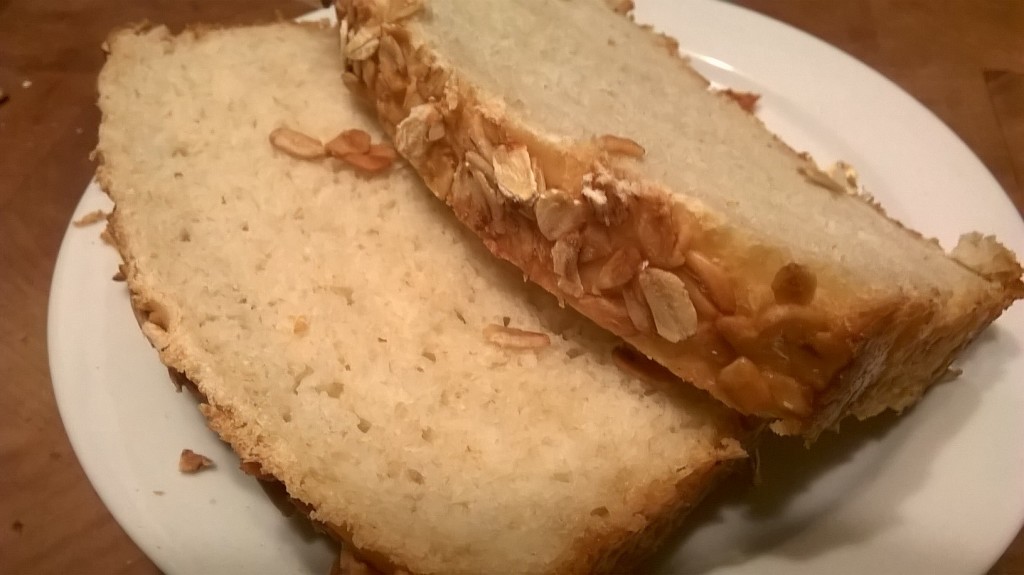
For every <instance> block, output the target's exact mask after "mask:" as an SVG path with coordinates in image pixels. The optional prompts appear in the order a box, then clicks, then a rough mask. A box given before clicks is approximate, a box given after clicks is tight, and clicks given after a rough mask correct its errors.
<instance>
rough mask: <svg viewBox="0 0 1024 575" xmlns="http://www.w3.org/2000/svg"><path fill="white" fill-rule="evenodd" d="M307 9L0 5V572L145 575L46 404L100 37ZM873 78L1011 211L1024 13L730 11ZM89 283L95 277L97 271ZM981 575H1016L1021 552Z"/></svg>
mask: <svg viewBox="0 0 1024 575" xmlns="http://www.w3.org/2000/svg"><path fill="white" fill-rule="evenodd" d="M315 3H316V0H304V1H300V0H279V1H276V2H275V1H268V0H246V1H244V2H242V1H227V0H201V1H200V0H177V1H172V0H150V1H139V0H107V1H99V0H61V1H60V2H40V1H33V0H0V89H2V90H4V91H5V92H6V94H7V96H8V98H7V101H6V102H4V103H2V104H0V382H2V383H0V398H2V399H0V573H2V574H7V573H155V572H156V571H157V569H156V567H155V566H154V565H153V564H152V563H151V562H150V561H149V559H147V558H146V556H145V555H143V554H142V552H141V551H139V549H138V548H137V547H136V546H135V545H134V544H133V543H132V542H131V540H130V539H129V538H128V537H127V535H125V533H124V531H123V530H122V529H121V528H120V527H119V526H118V525H117V523H115V522H114V520H113V519H112V518H111V516H110V514H109V513H108V512H107V510H106V509H105V508H104V506H103V504H102V503H101V502H100V500H99V498H98V497H97V496H96V494H95V493H94V492H93V490H92V488H91V487H90V485H89V482H88V481H87V479H86V477H85V475H84V474H83V472H82V470H81V468H80V467H79V465H78V463H77V461H76V459H75V454H74V453H73V452H72V451H71V447H70V445H69V444H68V440H67V437H66V436H65V434H64V428H63V427H62V425H61V421H60V417H59V415H58V413H57V408H56V406H55V403H54V397H53V392H52V390H51V387H50V375H49V370H48V367H47V355H46V305H47V297H48V292H49V285H50V277H51V274H52V270H53V266H54V261H55V258H56V256H57V250H58V247H59V245H60V240H61V237H62V235H63V233H64V229H65V226H66V225H67V222H68V219H69V218H70V215H71V213H72V210H73V208H74V206H75V203H76V202H77V201H78V199H79V196H80V195H81V193H82V190H83V189H84V188H85V185H86V183H88V181H89V179H90V178H91V176H92V174H93V169H94V166H93V164H92V162H91V161H90V160H89V158H88V154H89V151H90V150H91V149H92V148H93V146H94V145H95V143H96V126H97V122H98V120H99V114H98V112H97V110H96V107H95V100H96V89H95V81H96V74H97V72H98V71H99V69H100V66H101V65H102V64H103V57H102V54H101V52H100V50H99V46H100V43H101V42H102V41H103V39H104V37H105V35H106V34H107V32H108V31H109V30H110V29H111V28H113V27H115V26H118V25H120V24H125V23H129V22H137V21H140V20H150V21H153V22H162V23H167V24H169V25H171V26H172V27H180V26H182V25H184V24H186V23H190V22H211V23H243V22H253V21H258V20H268V19H273V18H274V17H275V16H276V15H280V16H282V17H292V16H295V15H298V14H301V13H303V12H306V11H308V10H309V9H310V8H311V7H313V6H314V5H315ZM737 3H739V4H743V5H746V6H748V7H750V8H752V9H754V10H757V11H759V12H763V13H765V14H767V15H770V16H772V17H774V18H777V19H779V20H782V21H784V22H787V23H789V24H791V25H793V26H796V27H797V28H801V29H803V30H806V31H808V32H809V33H811V34H814V35H816V36H818V37H820V38H823V39H824V40H826V41H828V42H830V43H832V44H834V45H836V46H838V47H840V48H842V49H843V50H845V51H847V52H849V53H850V54H852V55H853V56H855V57H857V58H859V59H861V60H863V61H864V62H866V63H867V64H869V65H871V66H872V67H874V68H875V69H877V70H879V71H880V72H882V73H883V74H885V75H886V76H888V77H889V78H891V79H892V80H893V81H895V82H896V83H897V84H899V85H900V86H902V87H903V88H904V89H906V90H907V91H908V92H910V93H911V94H912V95H914V96H915V97H916V98H917V99H918V100H919V101H921V102H922V103H923V104H924V105H925V106H927V107H928V108H930V109H931V110H933V111H934V112H935V113H936V114H937V115H938V116H939V117H940V118H942V119H943V120H944V121H945V122H946V123H947V124H949V126H951V127H952V128H953V130H954V131H956V132H957V133H958V134H959V135H960V137H961V138H962V139H963V140H964V141H965V142H966V143H967V145H968V146H969V147H970V148H971V149H972V150H974V152H975V153H976V154H977V155H978V156H979V157H980V158H981V159H982V161H984V163H985V164H986V165H987V166H988V168H989V169H990V170H991V171H992V173H993V174H995V176H996V178H997V179H998V180H999V182H1000V183H1001V184H1002V186H1003V188H1004V190H1005V191H1006V193H1007V194H1008V195H1009V196H1010V197H1011V198H1012V199H1013V201H1014V203H1015V204H1016V206H1017V208H1018V210H1021V209H1022V208H1024V0H943V1H931V2H929V1H925V0H842V1H833V0H741V1H739V2H737ZM97 273H106V270H99V271H97ZM993 572H994V573H1024V538H1022V537H1021V536H1020V535H1018V537H1017V539H1016V541H1014V543H1013V544H1012V545H1011V547H1010V548H1009V549H1008V550H1007V552H1006V553H1005V554H1004V556H1003V557H1002V558H1001V559H1000V560H999V562H998V563H997V564H996V566H995V567H993Z"/></svg>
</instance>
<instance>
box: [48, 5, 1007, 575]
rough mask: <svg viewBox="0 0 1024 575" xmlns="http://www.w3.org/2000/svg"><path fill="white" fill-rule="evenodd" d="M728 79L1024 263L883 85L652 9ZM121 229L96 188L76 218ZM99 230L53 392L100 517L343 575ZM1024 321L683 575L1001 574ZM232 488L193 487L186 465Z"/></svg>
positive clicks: (800, 145) (60, 290)
mask: <svg viewBox="0 0 1024 575" xmlns="http://www.w3.org/2000/svg"><path fill="white" fill-rule="evenodd" d="M638 4H639V6H638V10H637V18H638V20H640V21H643V22H651V23H654V24H655V25H656V26H657V27H658V28H659V29H661V30H662V31H665V32H667V33H669V34H671V35H673V36H675V37H676V38H679V39H680V41H681V44H682V47H683V49H684V51H686V52H688V53H690V54H692V55H693V56H694V59H695V65H696V66H697V67H698V68H699V69H700V71H701V72H703V73H704V74H706V75H707V76H708V77H709V78H710V79H711V80H712V81H714V82H717V83H720V84H724V85H728V86H731V87H734V88H738V89H743V90H752V91H756V92H758V93H760V94H762V96H763V97H762V100H761V106H760V111H759V114H760V116H761V117H762V118H763V119H764V120H765V121H766V123H767V124H768V125H769V126H770V127H771V128H772V129H773V130H775V131H776V132H778V133H779V134H780V135H781V136H782V137H783V138H784V139H785V140H786V141H788V142H789V143H790V144H791V145H793V146H794V147H796V148H797V149H806V150H808V151H810V152H811V153H813V154H814V155H815V156H816V158H818V159H819V161H821V162H823V163H827V162H831V161H833V160H835V159H840V158H842V159H844V160H847V161H849V162H851V163H852V164H854V165H855V166H857V168H858V169H859V172H860V174H861V177H862V180H863V182H864V184H865V185H866V186H867V187H868V188H869V189H870V190H871V191H872V192H873V193H874V194H875V195H876V197H877V198H878V199H879V200H880V201H881V202H882V204H883V205H884V206H885V207H886V208H887V209H888V210H889V212H890V213H891V214H892V215H893V216H895V217H897V218H899V219H901V220H903V221H904V222H905V223H907V224H909V225H911V226H913V227H915V228H917V229H920V230H922V231H924V232H925V233H926V234H929V235H932V236H935V237H938V238H939V239H940V240H941V241H942V243H943V245H945V246H946V247H950V246H951V245H952V244H953V243H954V242H955V239H956V237H957V235H958V234H959V233H960V232H962V231H966V230H972V229H979V230H985V231H986V232H989V233H995V234H997V235H998V236H999V237H1000V239H1001V240H1002V241H1004V242H1005V243H1007V244H1008V245H1009V246H1010V247H1011V248H1012V249H1014V250H1015V251H1017V253H1024V225H1022V223H1021V220H1020V217H1019V216H1018V214H1017V211H1016V210H1015V209H1014V207H1013V206H1012V205H1011V204H1010V202H1009V201H1008V200H1007V198H1006V197H1005V194H1004V193H1003V191H1002V190H1001V189H1000V187H999V185H998V184H997V183H996V181H995V180H994V179H993V178H992V176H991V175H990V174H989V173H988V172H987V171H986V170H985V168H984V167H983V166H982V164H981V163H980V162H979V161H978V160H977V158H975V157H974V155H973V154H971V152H970V151H969V150H968V149H967V148H966V147H965V146H964V144H963V143H961V142H960V140H958V139H957V137H956V136H955V135H954V134H953V133H952V132H951V131H950V130H949V129H947V128H946V127H945V126H944V125H943V124H942V123H941V122H940V121H938V120H937V119H936V118H935V117H934V116H932V115H931V114H930V113H929V112H928V111H926V110H925V109H924V108H923V107H921V106H920V105H919V104H918V103H916V102H915V101H914V100H913V99H911V98H910V97H909V96H908V95H906V94H905V93H903V92H902V91H900V90H899V89H898V88H897V87H896V86H894V85H893V84H891V83H890V82H888V81H887V80H885V79H884V78H882V76H880V75H879V74H877V73H875V72H874V71H872V70H870V69H869V68H867V67H865V66H864V65H862V64H860V63H858V62H856V61H854V60H853V59H851V58H850V57H848V56H846V55H845V54H843V53H841V52H839V51H838V50H836V49H834V48H832V47H830V46H828V45H826V44H824V43H822V42H820V41H818V40H815V39H814V38H811V37H810V36H807V35H805V34H803V33H801V32H799V31H796V30H794V29H791V28H789V27H787V26H784V25H782V24H779V23H777V22H774V21H772V20H768V19H766V18H764V17H761V16H758V15H756V14H754V13H751V12H747V11H745V10H742V9H738V8H735V7H733V6H730V5H728V4H724V3H718V2H710V1H706V0H701V1H691V2H685V3H683V2H678V1H673V0H649V1H643V2H638ZM98 208H103V209H109V202H108V200H107V199H106V198H105V197H104V196H103V195H102V194H101V192H100V191H99V189H98V188H97V187H96V186H95V185H90V187H89V188H88V189H87V190H86V192H85V196H84V197H83V198H82V201H81V203H80V204H79V206H78V208H77V210H76V212H75V217H76V218H77V217H80V216H81V215H82V214H85V213H87V212H89V211H91V210H94V209H98ZM98 233H99V227H98V226H97V227H90V228H85V229H78V228H69V230H68V233H67V235H66V237H65V238H64V243H63V245H62V247H61V252H60V256H59V258H58V261H57V268H56V271H55V273H54V279H53V288H52V292H51V300H50V316H49V347H50V365H51V372H52V376H53V385H54V389H55V392H56V395H57V400H58V404H59V406H60V411H61V415H62V417H63V418H64V424H65V427H66V428H67V432H68V435H69V436H70V438H71V442H72V444H73V445H74V448H75V452H76V453H77V454H78V457H79V459H80V461H81V463H82V466H83V467H84V468H85V471H86V473H87V474H88V476H89V478H90V480H91V481H92V483H93V485H94V486H95V488H96V491H97V492H98V493H99V495H100V497H101V498H102V499H103V501H104V502H105V503H106V504H107V506H108V507H109V508H110V510H111V512H112V513H113V515H114V517H115V518H116V519H117V520H118V522H119V523H120V524H121V525H122V526H124V528H125V530H126V531H127V532H128V533H129V534H130V535H131V537H132V538H133V539H134V540H135V541H136V542H137V543H138V544H139V546H140V547H141V548H142V549H143V550H144V551H145V552H146V553H147V554H148V555H149V556H150V557H151V558H152V559H153V560H154V561H155V562H156V563H157V564H158V565H159V566H160V568H161V569H163V570H164V571H166V572H168V573H231V572H237V573H296V572H305V573H316V574H321V573H326V572H327V568H328V565H329V564H330V561H331V553H332V550H331V548H330V546H329V545H328V544H327V543H325V542H324V541H322V540H321V539H319V538H316V537H315V536H313V535H311V534H310V533H309V532H308V530H305V529H303V528H302V524H301V522H299V521H296V520H286V519H284V518H283V517H282V516H281V514H280V513H279V512H278V511H277V509H276V508H275V507H274V506H273V505H272V504H271V503H270V502H269V501H268V499H267V497H266V495H265V494H264V493H263V491H262V490H261V489H260V488H259V487H258V485H257V483H256V482H255V481H254V480H252V479H251V478H248V477H246V476H244V475H243V474H242V473H241V472H240V471H238V470H237V458H235V456H234V455H233V454H232V453H231V451H230V450H229V449H227V448H226V447H224V446H223V445H222V444H221V443H220V442H219V441H218V440H217V439H216V438H215V436H214V434H213V433H211V432H210V431H209V430H207V429H206V427H205V425H204V422H203V420H202V417H201V416H200V415H199V413H198V412H197V410H196V408H195V404H194V401H192V400H191V398H189V397H188V396H182V395H179V394H177V393H175V391H174V388H173V387H172V386H171V384H170V382H169V380H168V376H167V372H166V370H165V369H164V368H163V367H162V366H161V365H160V363H159V362H158V361H157V358H156V354H155V353H154V351H153V350H152V349H151V348H150V346H149V344H148V343H147V342H146V341H145V339H144V338H143V337H142V335H141V333H140V331H139V329H138V327H137V325H136V323H135V319H134V317H133V315H132V312H131V309H130V308H129V305H128V299H127V293H126V290H125V287H124V285H123V284H119V283H115V282H112V281H110V276H111V274H113V273H114V271H115V269H116V265H117V263H118V261H117V256H116V254H115V253H114V250H112V249H110V248H109V247H106V246H105V245H103V244H102V243H101V242H100V240H99V239H98ZM1022 347H1024V306H1020V305H1018V306H1016V307H1015V308H1013V309H1011V310H1010V311H1009V312H1008V313H1007V314H1006V315H1004V316H1003V317H1002V318H1001V319H1000V320H999V321H998V322H997V323H996V325H995V326H994V327H993V328H992V329H990V330H989V331H988V332H987V333H986V334H984V335H983V336H982V337H981V338H980V341H979V342H978V343H977V345H975V346H974V347H973V348H972V349H971V350H970V351H969V353H968V354H967V356H966V358H965V359H964V361H963V364H962V367H963V368H964V375H963V377H961V378H960V379H959V380H958V381H956V382H955V383H952V384H947V385H942V386H940V387H938V388H936V389H934V390H932V391H931V392H930V393H929V394H928V396H927V397H926V398H925V400H924V401H923V402H922V403H921V404H920V405H919V406H918V407H917V408H915V409H913V410H911V411H910V412H909V413H907V414H905V415H904V416H903V417H901V418H898V419H897V418H894V417H881V418H877V419H876V420H873V421H870V422H868V423H866V424H850V425H848V426H847V427H846V428H845V429H844V433H843V434H841V435H839V436H830V437H826V438H824V439H822V440H821V441H819V442H818V443H817V444H816V445H815V446H814V448H813V449H812V450H811V451H809V452H808V451H804V449H803V448H802V447H801V446H800V445H797V444H795V443H793V442H783V441H773V442H771V443H770V444H769V445H767V446H765V448H764V450H763V452H762V455H763V469H762V473H763V479H764V485H763V487H762V488H761V489H759V490H758V491H756V492H753V493H750V492H747V490H745V489H744V488H742V487H741V486H739V485H728V486H725V487H724V488H723V489H721V490H720V491H719V492H718V493H717V495H716V496H715V497H714V498H713V499H712V500H711V501H709V502H708V504H706V505H704V506H703V507H702V508H701V509H699V510H698V511H697V512H696V514H695V515H694V517H693V518H692V520H691V521H690V523H689V525H690V526H691V527H690V528H689V529H690V531H689V532H688V533H686V534H684V535H683V536H682V537H681V538H680V540H679V542H678V544H677V545H675V546H674V547H670V549H669V550H668V551H667V552H666V553H665V555H664V557H662V561H661V563H660V564H659V565H660V569H661V570H662V571H664V572H682V571H685V572H707V573H729V574H737V573H750V574H756V573H782V572H785V573H822V572H826V571H827V572H829V573H982V572H984V571H985V570H986V569H987V568H988V567H989V566H990V565H991V563H992V562H993V561H995V559H997V558H998V557H999V555H1000V553H1001V552H1002V551H1003V549H1005V548H1006V546H1007V545H1008V544H1009V542H1010V540H1011V539H1012V538H1013V536H1014V535H1015V534H1016V533H1017V531H1018V530H1019V529H1020V526H1021V524H1022V521H1024V487H1022V486H1024V449H1021V441H1022V438H1024V417H1022V415H1024V386H1022V385H1021V381H1022V380H1024V357H1022V354H1021V353H1020V351H1021V348H1022ZM186 447H187V448H191V449H194V450H196V451H198V452H201V453H204V454H207V455H209V456H211V457H212V458H213V459H214V460H215V461H216V462H217V465H218V467H219V468H220V470H219V471H217V472H207V473H201V474H198V475H195V476H183V475H181V474H179V473H178V472H177V471H176V462H177V457H178V453H179V452H180V450H181V449H182V448H186Z"/></svg>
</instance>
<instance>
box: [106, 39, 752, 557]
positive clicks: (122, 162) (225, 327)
mask: <svg viewBox="0 0 1024 575" xmlns="http://www.w3.org/2000/svg"><path fill="white" fill-rule="evenodd" d="M109 51H110V53H109V56H108V60H107V63H106V66H105V67H104V69H103V71H102V73H101V75H100V79H99V92H100V98H99V105H100V108H101V109H102V113H103V120H102V123H101V125H100V132H99V145H98V148H97V155H98V157H99V160H100V168H99V171H98V177H99V180H100V182H101V184H102V186H103V188H104V189H105V190H106V191H107V193H108V194H109V195H110V196H111V197H112V198H113V200H114V202H115V205H116V207H115V211H114V213H113V215H112V216H111V218H110V226H111V231H112V234H113V236H114V238H115V240H116V244H117V246H118V249H119V250H120V253H121V255H122V258H123V260H124V266H123V267H124V275H125V276H126V277H127V282H128V286H129V288H130V290H131V295H132V302H133V305H134V306H135V308H136V309H137V310H138V311H139V312H140V313H141V315H142V316H143V318H144V320H143V322H142V323H143V325H142V329H143V331H144V332H145V334H146V336H147V337H148V338H149V340H150V341H151V342H152V344H153V345H154V347H155V348H156V349H157V350H158V351H159V355H160V359H161V360H162V361H163V362H164V363H165V364H167V365H168V366H169V367H171V368H173V369H174V370H177V371H180V372H182V373H183V374H184V375H185V376H186V377H187V378H188V379H189V380H191V381H193V382H194V383H195V384H196V385H197V387H198V389H199V391H200V392H201V393H202V395H203V396H204V397H205V404H204V405H202V410H203V413H204V414H205V415H206V416H207V418H208V420H209V424H210V426H211V427H212V428H213V429H214V430H216V431H217V432H218V433H219V434H220V436H221V437H222V438H223V439H224V440H226V441H227V442H229V443H230V444H231V446H232V447H233V448H234V449H235V450H236V451H237V452H238V454H239V455H240V456H241V457H242V459H243V460H244V461H247V462H248V463H247V465H246V468H247V469H250V470H254V471H255V472H257V473H260V474H268V475H271V476H273V477H275V478H277V479H278V480H280V481H281V482H283V483H284V485H285V486H286V488H287V490H288V492H289V494H290V495H291V496H292V497H294V498H296V499H298V500H299V501H301V502H302V503H304V504H306V505H308V506H309V507H310V514H311V516H312V517H313V518H314V519H315V520H317V521H320V522H323V523H324V524H325V525H326V528H327V530H328V531H330V532H331V533H332V534H333V535H334V536H336V537H338V538H340V539H342V540H343V541H344V542H345V543H349V544H351V545H352V547H353V548H354V550H355V552H356V553H357V554H358V555H359V557H360V558H361V559H362V560H365V561H367V562H369V563H371V564H372V565H373V566H374V567H375V568H377V569H379V570H381V571H384V572H391V571H394V570H404V571H408V572H411V573H497V572H520V573H582V572H590V571H609V570H619V569H622V568H623V566H624V565H628V564H630V563H631V562H632V561H635V560H637V559H638V558H639V557H641V556H643V555H644V554H645V553H647V552H649V551H650V550H651V547H652V546H653V545H654V544H655V543H657V542H658V541H659V540H660V539H661V538H663V537H664V536H665V535H666V534H667V533H668V532H669V531H670V530H671V529H672V527H673V526H674V525H675V524H676V523H677V522H678V520H679V519H680V518H681V517H682V515H683V514H684V512H685V511H686V509H688V508H689V507H691V506H692V505H693V504H694V503H695V502H696V501H697V500H698V499H699V498H700V496H701V494H702V493H703V492H704V491H705V490H706V489H707V488H708V487H709V486H710V485H712V484H713V482H714V480H715V477H716V475H718V474H719V473H721V471H722V470H723V469H725V468H727V467H728V465H727V463H728V462H729V461H731V460H735V459H737V458H741V457H743V450H742V449H741V447H740V445H739V443H738V442H737V438H739V437H741V435H740V434H741V433H742V432H743V430H742V428H740V427H739V426H738V422H737V420H736V418H735V416H734V414H733V413H731V412H730V411H729V410H727V409H724V408H722V407H721V406H720V405H719V404H718V403H717V402H715V401H713V400H712V399H711V398H709V397H705V396H704V394H702V393H698V392H696V391H695V390H693V391H691V392H685V393H684V392H683V390H681V389H676V390H672V391H671V392H660V391H657V390H656V389H654V387H652V386H656V385H657V384H656V383H654V384H652V383H646V382H645V381H643V380H641V379H638V378H637V377H635V376H633V375H631V374H630V373H627V372H626V371H623V370H622V369H621V368H620V367H618V365H619V364H616V363H615V361H614V359H613V358H614V357H620V359H623V357H621V356H616V355H614V354H613V351H614V349H615V348H616V346H618V345H619V343H620V342H619V340H617V339H616V338H614V337H612V336H610V335H609V334H607V333H606V332H604V331H603V330H601V329H599V328H597V327H596V326H594V325H592V324H591V323H590V322H589V321H588V320H585V319H583V318H581V317H579V316H577V315H576V314H575V313H574V312H571V311H569V310H565V309H562V308H560V307H559V306H558V304H557V302H556V301H555V299H554V298H552V297H551V296H550V295H548V294H546V293H544V292H543V291H541V290H537V289H534V288H531V287H530V286H529V284H526V283H524V281H523V280H522V277H521V274H520V272H519V271H518V270H516V269H515V268H513V267H511V266H507V265H506V264H504V263H502V262H499V261H497V260H496V259H494V258H493V257H492V256H491V255H490V254H489V253H487V251H486V250H485V249H483V247H482V246H479V242H477V241H475V239H474V238H473V237H472V236H470V235H469V234H468V232H466V231H465V230H464V229H463V227H462V226H461V225H459V224H458V222H457V221H455V220H454V218H452V217H451V214H450V212H449V210H447V208H445V207H444V206H443V204H441V203H440V202H438V201H437V200H436V199H435V198H434V197H433V196H432V195H431V194H429V193H428V192H427V191H426V190H424V189H423V188H422V186H421V185H420V184H419V181H418V178H416V176H415V174H414V173H413V172H412V171H411V170H409V169H408V168H407V167H406V166H404V165H402V164H396V165H395V166H393V167H392V169H391V170H390V171H389V172H387V173H382V174H378V175H376V176H363V175H359V174H357V173H355V172H353V171H352V169H351V168H350V167H348V165H347V164H345V163H343V162H339V161H337V160H334V159H323V158H322V159H314V160H301V159H296V158H293V157H292V156H290V155H288V154H286V153H282V152H281V151H279V150H277V149H275V148H274V147H273V146H272V145H271V144H270V142H269V141H268V136H269V134H271V132H273V131H274V130H275V129H277V128H280V127H288V128H291V129H293V130H296V131H298V132H301V133H304V134H308V135H311V136H313V137H315V138H318V139H320V140H321V141H327V140H328V139H330V138H332V137H333V136H335V135H336V134H338V133H339V132H341V131H342V130H347V129H358V130H364V131H365V132H366V133H368V134H371V135H372V137H373V140H374V141H377V140H379V139H380V138H381V137H383V135H382V134H381V133H380V132H379V131H378V130H377V128H375V121H374V120H373V119H372V117H371V116H370V115H369V114H366V113H363V112H360V111H359V110H357V109H356V108H355V107H354V106H353V105H352V104H351V103H350V102H349V101H347V100H346V99H345V98H340V97H339V94H340V93H342V91H343V90H344V86H343V84H342V79H341V74H340V73H339V72H338V68H339V65H340V60H339V58H340V56H339V52H338V31H337V29H328V28H323V27H316V26H301V25H294V24H286V23H280V24H274V25H268V26H262V27H248V28H238V29H224V30H208V31H187V32H184V33H182V34H181V35H179V36H174V35H172V34H170V33H169V32H168V31H167V30H166V29H165V28H153V29H148V30H145V29H144V30H129V31H123V32H120V33H117V34H115V35H113V36H112V37H111V38H110V40H109ZM471 240H472V241H471ZM515 330H523V331H522V332H519V331H515ZM520 344H523V345H525V346H526V348H525V349H518V348H517V346H518V345H520ZM625 359H627V360H628V358H625ZM623 365H624V367H627V368H628V367H629V366H630V365H631V364H628V363H627V364H623ZM670 387H671V386H670ZM200 520H201V518H200Z"/></svg>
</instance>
